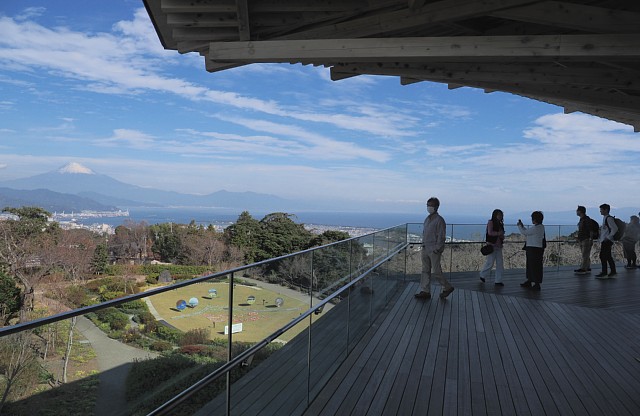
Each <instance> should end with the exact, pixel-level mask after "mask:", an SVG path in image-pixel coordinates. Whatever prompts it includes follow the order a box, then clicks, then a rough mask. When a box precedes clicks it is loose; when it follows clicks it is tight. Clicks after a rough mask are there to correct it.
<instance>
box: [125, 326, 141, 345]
mask: <svg viewBox="0 0 640 416" xmlns="http://www.w3.org/2000/svg"><path fill="white" fill-rule="evenodd" d="M140 338H141V335H140V332H139V331H138V330H137V329H135V328H130V329H128V330H127V331H125V332H124V333H123V334H122V337H120V340H122V342H124V343H132V342H135V341H137V340H139V339H140Z"/></svg>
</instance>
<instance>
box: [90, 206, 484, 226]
mask: <svg viewBox="0 0 640 416" xmlns="http://www.w3.org/2000/svg"><path fill="white" fill-rule="evenodd" d="M128 211H129V216H128V217H122V216H121V217H101V218H82V219H79V220H78V222H80V223H83V224H90V223H95V222H101V223H105V224H109V225H112V226H118V225H121V224H123V223H124V222H125V221H133V222H141V221H144V222H146V223H148V224H160V223H168V222H173V223H177V224H189V223H190V222H191V221H194V222H195V223H196V224H198V225H209V224H214V225H220V224H232V223H234V222H235V221H236V220H237V219H238V216H239V215H240V213H241V212H239V211H238V210H230V209H222V208H191V207H180V208H155V207H154V208H148V207H144V208H143V207H141V208H129V209H128ZM249 213H250V214H251V216H252V217H253V218H255V219H257V220H261V219H262V218H263V217H264V216H265V215H267V214H268V212H251V211H249ZM288 213H289V214H291V215H292V217H291V218H292V220H293V221H295V222H297V223H302V224H314V225H326V226H346V227H359V228H374V229H383V228H388V227H393V226H395V225H399V224H405V223H420V224H422V222H423V221H424V218H425V215H426V214H411V213H409V214H408V213H380V212H378V213H367V212H334V211H317V212H314V211H301V212H288ZM446 220H447V222H448V223H458V224H470V223H485V222H486V219H485V218H484V217H473V216H468V215H452V216H451V215H450V216H447V217H446Z"/></svg>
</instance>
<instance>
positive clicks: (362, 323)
mask: <svg viewBox="0 0 640 416" xmlns="http://www.w3.org/2000/svg"><path fill="white" fill-rule="evenodd" d="M374 293H375V292H374V289H373V282H372V281H371V278H369V277H367V278H366V279H364V280H363V281H362V282H360V283H358V284H357V285H355V286H353V287H352V288H351V289H350V290H349V291H348V295H347V297H346V300H345V301H346V302H348V304H347V306H348V309H349V341H348V342H349V345H348V348H349V352H350V351H351V350H352V349H353V347H354V346H355V345H356V344H357V343H358V341H359V340H360V339H361V338H362V335H364V333H365V332H366V331H367V329H368V328H369V325H370V324H371V320H372V317H373V294H374Z"/></svg>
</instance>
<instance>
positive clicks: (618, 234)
mask: <svg viewBox="0 0 640 416" xmlns="http://www.w3.org/2000/svg"><path fill="white" fill-rule="evenodd" d="M610 217H613V215H610ZM613 220H614V221H615V222H616V227H618V231H616V233H615V234H614V235H613V236H612V237H611V239H612V240H613V241H620V239H621V238H622V236H623V235H624V229H625V227H626V226H627V223H626V222H624V221H622V220H621V219H620V218H616V217H613ZM604 223H605V224H606V225H607V228H609V231H611V227H609V223H608V222H607V221H606V220H605V221H604Z"/></svg>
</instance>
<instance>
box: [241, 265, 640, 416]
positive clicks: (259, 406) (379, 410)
mask: <svg viewBox="0 0 640 416" xmlns="http://www.w3.org/2000/svg"><path fill="white" fill-rule="evenodd" d="M522 278H523V276H522V271H517V270H516V271H508V272H507V273H505V276H504V282H505V286H503V287H495V286H494V285H493V284H490V283H489V282H490V281H491V280H488V282H487V283H484V284H483V283H481V282H480V281H479V279H478V277H477V273H458V274H456V275H455V276H453V277H452V278H451V279H450V281H451V282H452V284H453V285H454V286H455V287H456V290H455V291H454V292H453V293H452V295H451V296H450V297H449V298H447V299H446V300H440V299H438V297H437V295H438V294H439V292H440V288H439V287H438V286H434V287H433V288H432V293H434V295H435V297H434V298H432V299H431V300H427V301H424V300H417V299H414V297H413V293H415V292H417V291H418V290H419V289H418V284H417V282H416V281H415V280H412V279H407V280H406V281H404V282H398V285H399V286H398V287H399V291H398V294H397V298H396V299H394V300H392V302H391V303H390V304H389V305H388V306H387V307H385V309H384V313H382V314H381V315H380V316H379V317H378V318H377V320H376V321H375V322H374V323H373V325H372V326H371V328H370V329H369V330H368V331H366V332H365V333H363V335H362V338H361V340H360V341H359V342H358V343H357V344H355V345H353V346H352V347H353V349H352V350H351V353H350V354H349V355H348V356H346V358H345V356H344V354H341V349H344V348H345V345H344V341H340V342H336V340H335V339H332V338H335V337H338V336H339V334H342V333H343V332H344V328H343V327H342V324H339V325H335V326H336V327H335V328H331V325H330V324H329V323H328V322H325V325H328V326H327V328H326V329H323V331H324V330H326V331H327V334H329V336H328V337H327V338H328V339H320V340H316V341H315V343H314V348H313V349H312V353H313V354H314V355H313V358H312V362H314V363H315V365H316V367H317V368H318V369H326V370H327V373H326V374H323V376H324V377H320V380H322V379H326V380H328V382H327V384H326V385H325V386H324V387H323V388H321V389H320V390H319V391H318V392H317V395H315V396H316V397H315V398H314V397H312V402H311V403H310V405H309V407H308V408H306V409H305V407H306V405H305V404H304V401H300V400H299V399H296V400H290V402H289V400H288V399H287V394H286V393H284V394H280V395H279V396H277V397H278V399H272V400H271V402H269V400H268V397H269V396H268V395H267V394H266V393H267V392H268V391H271V392H274V391H277V390H278V389H281V390H284V391H285V392H286V391H287V389H290V390H289V392H291V391H293V390H299V389H300V388H304V387H306V382H307V378H306V375H305V374H296V375H295V376H294V375H292V374H294V373H295V372H296V371H299V369H300V368H302V366H303V365H304V363H303V361H302V359H301V358H299V357H298V358H296V357H297V354H293V355H291V354H290V353H287V354H280V355H279V356H278V357H276V359H275V360H274V361H273V362H272V363H270V364H269V365H266V364H265V365H262V366H261V369H258V368H256V369H255V371H256V373H258V372H259V371H260V372H262V373H263V374H264V373H265V372H268V371H269V368H270V366H275V367H277V368H281V370H280V371H282V374H287V375H288V377H289V382H288V383H289V386H287V381H286V378H282V379H281V380H284V381H281V382H278V383H272V384H271V385H264V386H262V385H261V386H259V387H257V386H256V383H253V382H252V380H259V379H260V377H252V376H250V375H251V372H250V373H249V374H248V375H247V376H245V377H246V380H244V381H243V382H241V383H239V384H238V386H237V388H236V392H237V393H238V398H240V399H242V400H244V401H247V403H243V404H237V405H235V406H234V409H232V414H234V415H235V414H247V415H249V414H265V415H269V414H285V413H286V414H291V415H298V414H304V415H307V416H318V415H335V414H353V415H363V416H378V415H416V416H418V415H424V414H456V415H470V416H480V415H513V414H517V415H534V416H537V415H539V414H547V415H562V416H564V415H602V414H617V415H635V414H640V394H639V393H640V361H639V360H640V302H638V301H637V299H638V298H640V271H626V270H624V269H622V268H621V270H620V272H619V277H618V278H616V279H611V280H607V281H599V280H596V279H594V278H593V276H587V277H577V276H575V275H574V274H573V272H572V269H570V268H564V269H562V268H556V269H551V270H546V271H545V280H544V283H543V289H542V291H540V292H533V291H530V290H526V289H523V288H521V287H520V286H519V285H518V283H520V281H521V280H522ZM387 283H390V282H387ZM385 284H386V283H385ZM380 288H381V287H378V288H377V290H376V291H375V293H376V294H379V293H380V290H378V289H380ZM384 295H385V296H386V295H387V294H386V291H385V293H384ZM356 299H357V297H354V299H353V300H354V301H355V300H356ZM371 301H375V302H378V299H372V300H371ZM363 308H364V309H363ZM339 311H340V308H337V309H336V311H335V312H334V313H336V314H337V313H338V312H339ZM352 312H353V313H355V314H358V316H351V318H350V319H356V320H357V319H360V317H363V316H364V315H362V314H366V313H367V311H366V307H364V306H362V305H359V306H358V305H357V304H354V309H353V310H352ZM343 313H346V312H343ZM341 319H342V320H343V319H345V318H341ZM318 328H319V329H320V328H321V327H320V326H318ZM316 343H317V345H316ZM287 347H288V348H291V349H294V350H297V349H304V348H306V347H305V342H304V341H301V340H294V341H292V342H290V343H289V345H288V346H287ZM316 350H317V351H316ZM323 359H324V360H326V361H327V362H325V363H321V362H316V361H318V360H323ZM267 361H271V359H269V360H267ZM338 361H342V362H341V363H339V366H337V367H336V365H337V362H338ZM334 369H335V371H334ZM299 372H300V371H299ZM300 373H304V372H300ZM258 384H259V383H258ZM239 386H243V387H244V389H245V391H244V392H243V391H238V387H239ZM252 398H263V399H260V400H259V401H260V402H261V403H251V400H252ZM274 402H275V403H274ZM256 412H258V413H256ZM283 412H284V413H283Z"/></svg>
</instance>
